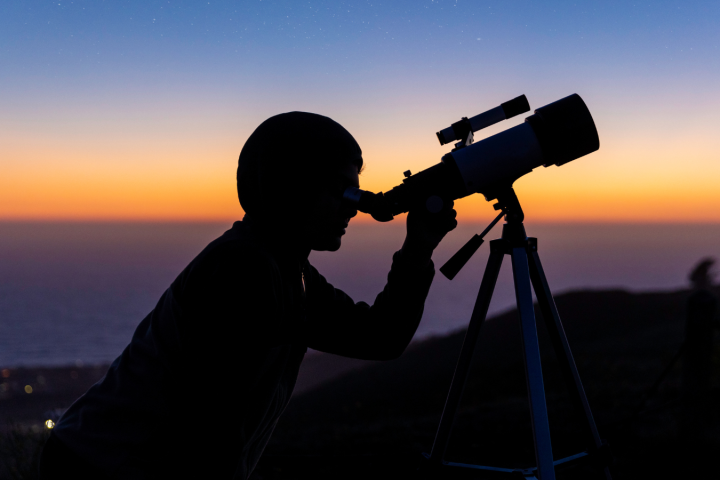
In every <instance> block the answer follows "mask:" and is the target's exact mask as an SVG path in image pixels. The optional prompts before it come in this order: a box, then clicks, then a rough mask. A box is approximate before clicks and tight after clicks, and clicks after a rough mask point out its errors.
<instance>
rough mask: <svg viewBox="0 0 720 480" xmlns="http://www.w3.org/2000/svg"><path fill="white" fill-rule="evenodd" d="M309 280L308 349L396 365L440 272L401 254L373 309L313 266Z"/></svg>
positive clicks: (398, 255) (393, 265) (397, 257)
mask: <svg viewBox="0 0 720 480" xmlns="http://www.w3.org/2000/svg"><path fill="white" fill-rule="evenodd" d="M306 275H307V276H308V277H309V278H307V279H306V284H307V287H306V288H307V301H306V315H307V317H306V318H307V320H306V327H305V328H306V331H305V334H306V340H307V345H308V346H309V347H310V348H313V349H315V350H319V351H322V352H328V353H334V354H337V355H342V356H345V357H352V358H359V359H364V360H390V359H393V358H397V357H399V356H400V355H401V354H402V353H403V351H404V350H405V348H406V347H407V346H408V344H409V343H410V340H412V337H413V335H414V334H415V331H416V330H417V327H418V325H419V323H420V319H421V318H422V313H423V308H424V306H425V299H426V297H427V294H428V291H429V290H430V284H431V283H432V279H433V277H434V276H435V268H434V266H433V264H432V261H430V262H429V263H428V264H427V265H425V266H420V267H419V266H417V265H413V264H410V263H409V262H407V261H406V259H405V258H403V255H402V251H399V252H396V253H395V255H393V264H392V268H391V269H390V273H389V274H388V280H387V284H386V285H385V288H384V289H383V291H382V292H380V294H378V296H377V297H376V298H375V303H374V304H373V305H372V306H371V305H368V304H367V303H365V302H358V303H355V302H354V301H353V300H352V299H351V298H350V297H349V296H348V295H347V294H346V293H344V292H343V291H341V290H339V289H337V288H335V287H333V286H332V285H330V284H329V283H328V282H327V280H325V278H324V277H323V276H322V275H320V274H319V273H318V271H317V270H316V269H315V268H314V267H312V266H310V265H309V264H308V267H307V273H306Z"/></svg>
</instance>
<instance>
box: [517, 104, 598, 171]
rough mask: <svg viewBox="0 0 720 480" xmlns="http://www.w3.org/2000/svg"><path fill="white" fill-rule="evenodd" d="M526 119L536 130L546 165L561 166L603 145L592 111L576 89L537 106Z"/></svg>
mask: <svg viewBox="0 0 720 480" xmlns="http://www.w3.org/2000/svg"><path fill="white" fill-rule="evenodd" d="M525 121H526V122H528V123H529V124H530V126H531V127H532V129H533V130H534V131H535V135H536V136H537V139H538V142H539V143H540V149H541V150H542V152H543V157H544V160H545V163H544V165H545V166H546V167H547V166H550V165H557V166H558V167H559V166H560V165H564V164H566V163H568V162H570V161H572V160H575V159H576V158H580V157H582V156H583V155H587V154H588V153H591V152H594V151H595V150H597V149H599V148H600V139H599V138H598V133H597V129H596V128H595V122H594V121H593V118H592V115H590V111H589V110H588V108H587V106H586V105H585V102H583V100H582V98H580V96H579V95H578V94H576V93H575V94H573V95H570V96H569V97H565V98H563V99H560V100H558V101H557V102H553V103H550V104H548V105H545V106H544V107H541V108H538V109H537V110H535V114H534V115H531V116H529V117H528V118H526V119H525Z"/></svg>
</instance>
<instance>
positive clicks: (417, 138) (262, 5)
mask: <svg viewBox="0 0 720 480" xmlns="http://www.w3.org/2000/svg"><path fill="white" fill-rule="evenodd" d="M719 19H720V3H719V2H642V3H641V2H637V3H633V2H612V1H603V2H600V1H595V2H560V1H546V2H530V1H515V2H499V1H479V2H468V1H462V0H457V1H455V0H452V1H444V0H438V1H395V2H376V1H367V2H366V1H358V2H333V1H302V2H290V1H284V2H276V1H269V0H263V1H248V2H239V1H238V2H231V1H211V2H205V1H200V2H188V1H172V0H171V1H167V0H165V1H143V2H140V1H126V2H106V1H103V2H101V1H94V2H90V1H72V2H65V1H57V2H45V1H43V2H41V1H22V2H21V1H6V2H3V4H2V5H0V129H2V130H4V131H5V132H6V133H5V137H3V134H2V133H0V141H2V140H5V143H6V144H7V145H10V146H11V148H9V150H8V151H11V152H12V154H6V155H3V157H5V158H3V159H2V161H3V162H8V163H13V164H15V165H17V164H19V163H21V162H22V163H27V162H31V163H32V162H35V160H33V159H35V158H39V156H41V153H39V152H34V151H33V152H30V151H29V150H28V152H27V154H24V153H22V149H23V148H24V147H22V145H17V144H15V143H13V142H17V141H18V140H14V139H18V138H22V139H24V140H23V141H25V142H27V139H38V142H40V143H43V142H46V143H47V142H49V143H48V144H52V145H56V147H55V148H60V146H61V144H62V145H66V144H67V145H69V144H72V145H82V144H85V143H88V142H90V143H92V142H94V141H99V140H98V139H105V140H103V141H106V143H109V144H116V143H121V142H135V143H137V144H140V143H142V142H145V141H149V142H151V143H152V141H155V142H156V145H155V146H156V147H157V148H158V149H160V148H162V146H163V145H164V146H165V147H166V148H168V145H171V144H174V143H177V144H182V145H186V144H187V142H188V141H189V140H188V139H189V138H190V137H197V138H198V139H204V140H202V141H204V142H206V143H204V144H203V145H205V146H207V145H208V144H209V143H213V144H223V145H224V144H225V143H227V145H228V150H229V149H230V144H231V143H232V144H233V145H234V147H233V148H234V151H235V153H236V152H237V151H239V149H240V147H241V146H242V142H243V141H244V139H245V138H247V135H249V133H250V132H251V131H252V129H253V128H254V126H256V125H257V124H259V123H260V122H261V121H262V120H264V119H265V118H267V117H268V116H270V115H273V114H276V113H279V112H282V111H288V110H295V109H299V110H308V111H315V112H318V113H325V114H327V115H329V116H331V117H333V118H336V119H338V120H339V121H341V123H343V124H344V125H346V126H347V127H348V128H350V130H351V131H352V132H353V133H356V132H357V133H356V136H359V137H362V139H364V142H365V143H367V144H369V145H370V151H372V152H379V151H381V149H382V151H383V152H391V153H393V158H398V160H397V164H395V163H393V161H391V160H383V162H385V163H387V162H390V165H388V166H387V169H394V170H397V169H400V170H398V171H399V172H401V171H403V170H404V169H405V166H408V165H407V164H408V162H409V159H410V158H411V157H412V156H413V155H417V152H418V151H428V152H429V151H430V150H429V149H430V148H431V147H430V143H427V144H426V143H423V142H425V141H427V142H431V141H432V139H433V138H434V132H435V131H436V130H438V129H440V128H443V127H445V126H446V124H447V123H449V122H452V121H454V120H457V118H459V117H460V116H463V115H467V116H470V115H474V114H476V113H479V112H480V111H483V110H486V109H488V108H491V107H493V106H495V105H497V104H498V103H500V102H502V101H505V100H507V99H509V98H513V97H515V96H517V95H519V94H521V93H525V94H527V96H528V98H529V99H530V103H531V106H532V107H533V108H538V107H540V106H542V105H544V104H546V103H549V102H551V101H554V100H557V99H558V98H561V97H564V96H566V95H568V94H570V93H575V92H577V93H579V94H581V96H582V97H583V98H584V99H585V101H586V102H587V103H588V105H589V107H590V109H591V111H592V113H593V115H594V117H595V119H596V123H597V124H598V128H599V129H600V137H601V145H603V146H609V147H611V148H613V149H615V150H618V151H619V149H623V148H624V149H625V150H623V151H624V152H625V154H626V156H629V155H630V151H629V150H627V148H628V146H633V145H634V146H633V147H632V148H635V147H638V149H639V150H641V151H645V152H648V151H650V150H651V149H653V148H658V149H660V150H659V151H660V152H668V151H671V150H672V151H675V150H678V151H681V150H682V148H681V144H682V143H683V142H694V147H693V148H695V149H699V150H698V151H699V152H701V153H696V152H694V151H693V153H692V154H693V155H695V156H697V155H700V156H703V155H704V156H703V158H702V159H701V160H699V161H700V164H699V165H701V166H700V167H698V168H701V169H707V165H708V162H710V158H711V157H712V155H713V152H715V151H716V149H717V147H718V146H719V145H718V142H717V141H716V140H714V139H713V138H712V137H713V136H714V132H715V131H716V130H717V127H718V125H719V122H720V117H719V116H718V107H719V106H720V95H719V93H720V92H719V89H718V84H720V75H719V73H720V65H719V61H720V60H719V59H720V50H719V46H720V41H719V40H720V33H718V32H720V29H718V28H717V24H718V20H719ZM518 121H520V120H518ZM507 126H509V125H504V126H502V127H498V128H506V127H507ZM492 131H497V129H495V130H491V132H492ZM114 135H115V136H114ZM148 136H150V137H152V138H153V139H156V140H152V141H151V140H147V137H148ZM428 139H429V140H428ZM665 141H668V142H670V143H669V144H668V145H666V146H663V145H662V143H663V142H665ZM63 142H65V143H63ZM673 142H674V143H673ZM361 144H363V142H362V141H361ZM62 148H65V147H62ZM68 148H70V147H68ZM183 148H185V149H187V148H190V147H187V146H186V147H183ZM192 148H196V149H197V151H198V152H201V151H202V148H203V147H202V146H201V145H199V144H198V145H195V146H193V147H192ZM403 148H406V150H403ZM432 148H434V150H432V152H431V153H428V155H430V154H431V155H432V158H434V159H437V158H439V157H440V156H441V155H442V153H443V152H442V150H441V149H440V148H439V146H434V144H433V147H432ZM673 149H674V150H673ZM17 152H20V153H17ZM403 152H405V153H403ZM389 154H390V153H388V155H389ZM111 157H112V156H111ZM131 157H132V158H131ZM615 157H617V155H615ZM706 157H707V158H706ZM383 158H385V157H383ZM413 158H414V157H413ZM429 158H430V157H428V159H427V160H424V159H423V160H422V161H423V162H425V163H427V162H430V161H431V160H430V159H429ZM133 159H135V160H133ZM43 161H47V160H42V161H40V160H38V162H40V163H38V164H37V168H44V165H45V164H43V163H42V162H43ZM98 161H105V160H103V159H100V158H98ZM106 161H107V162H117V161H119V160H118V159H117V157H112V158H110V157H108V159H107V160H106ZM127 161H128V162H133V161H137V162H140V163H142V162H148V161H152V159H149V158H140V157H139V156H138V155H134V156H129V157H128V159H127ZM213 161H215V160H213ZM605 161H607V162H610V163H608V168H609V169H610V171H611V172H612V173H613V175H615V177H622V176H627V174H628V172H625V171H623V170H622V168H623V167H622V164H626V163H627V161H628V159H627V158H623V159H622V160H617V162H618V165H615V164H613V163H612V162H613V160H611V159H608V160H605ZM638 161H639V162H641V165H642V166H641V167H638V170H637V171H635V173H637V172H639V171H643V170H649V169H651V168H652V160H650V159H648V158H646V159H641V160H638ZM663 161H665V160H663ZM668 161H669V160H668ZM28 168H29V167H28ZM57 168H60V167H59V166H58V167H57ZM383 168H384V167H383ZM383 168H381V169H380V170H377V169H376V171H377V172H380V171H381V172H382V175H381V177H382V178H387V175H388V173H387V171H386V170H384V169H383ZM668 168H670V171H669V173H668V172H666V173H663V179H664V180H659V179H658V180H657V181H655V180H653V182H655V183H653V184H652V185H648V186H647V188H650V187H651V186H652V188H654V189H655V191H660V190H662V189H664V188H672V185H671V183H672V182H671V181H670V180H668V179H671V178H672V177H673V176H678V175H680V176H682V175H683V174H684V173H683V172H685V171H686V170H687V169H682V168H680V166H678V167H677V171H675V170H672V168H671V167H668ZM613 169H615V170H613ZM394 170H393V171H394ZM370 172H371V169H369V170H368V171H367V175H368V176H369V177H370V179H371V183H372V184H373V185H375V184H379V183H381V181H382V179H381V177H378V178H373V177H372V174H371V173H370ZM712 174H720V168H718V169H717V170H712ZM18 175H21V176H22V174H18ZM683 178H685V177H683ZM694 178H695V177H692V178H690V177H688V178H686V179H685V180H683V181H685V182H686V183H688V184H689V183H691V182H692V181H694V180H693V179H694ZM639 180H640V181H643V180H642V179H639ZM663 182H669V183H667V184H665V183H663ZM388 186H391V185H388ZM622 188H625V187H622ZM622 188H621V190H622ZM708 194H709V193H708ZM677 195H678V196H682V193H681V192H678V193H677ZM719 205H720V203H719ZM688 208H690V207H689V206H688ZM2 213H3V212H0V216H2ZM718 219H720V214H718Z"/></svg>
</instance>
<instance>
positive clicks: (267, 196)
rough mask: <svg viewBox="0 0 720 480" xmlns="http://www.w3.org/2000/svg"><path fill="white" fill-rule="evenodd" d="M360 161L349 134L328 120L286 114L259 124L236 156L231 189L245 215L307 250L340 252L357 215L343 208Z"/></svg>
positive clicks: (355, 146) (320, 117)
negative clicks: (236, 165)
mask: <svg viewBox="0 0 720 480" xmlns="http://www.w3.org/2000/svg"><path fill="white" fill-rule="evenodd" d="M362 165H363V159H362V151H361V150H360V146H359V145H358V143H357V142H356V141H355V139H354V138H353V136H352V135H350V132H348V131H347V130H345V128H343V127H342V126H341V125H340V124H339V123H337V122H335V121H334V120H331V119H330V118H328V117H324V116H322V115H317V114H314V113H305V112H290V113H283V114H280V115H276V116H274V117H270V118H269V119H267V120H265V121H264V122H263V123H262V124H260V126H259V127H258V128H257V129H255V131H254V132H253V133H252V135H250V138H248V140H247V142H246V143H245V146H244V147H243V149H242V151H241V153H240V159H239V161H238V170H237V189H238V198H239V199H240V204H241V205H242V207H243V210H245V212H246V213H248V214H250V215H251V216H252V217H254V218H255V219H257V220H258V221H259V222H260V223H262V224H263V225H264V226H266V228H268V229H271V230H274V231H275V232H277V233H281V232H283V233H286V234H288V236H289V237H291V238H292V239H293V240H297V241H300V242H303V243H305V244H306V245H305V246H307V247H309V248H311V249H313V250H331V251H335V250H337V249H338V248H340V240H341V239H340V237H341V236H342V235H343V234H344V228H345V227H346V226H347V222H348V221H349V219H350V218H352V217H353V216H355V214H356V213H357V212H356V211H355V210H354V209H351V208H349V207H348V206H346V205H345V204H344V203H343V202H341V199H342V192H343V191H344V189H345V187H347V186H350V185H353V186H358V173H359V171H360V170H361V169H362Z"/></svg>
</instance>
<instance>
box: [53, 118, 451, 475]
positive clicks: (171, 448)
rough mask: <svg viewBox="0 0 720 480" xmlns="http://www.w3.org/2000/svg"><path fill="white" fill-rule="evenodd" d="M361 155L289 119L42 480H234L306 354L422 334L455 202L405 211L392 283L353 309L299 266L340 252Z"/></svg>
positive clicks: (261, 134)
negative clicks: (228, 219) (219, 228)
mask: <svg viewBox="0 0 720 480" xmlns="http://www.w3.org/2000/svg"><path fill="white" fill-rule="evenodd" d="M362 166H363V159H362V152H361V150H360V147H359V146H358V144H357V142H356V141H355V139H354V138H353V137H352V135H350V133H349V132H348V131H347V130H345V129H344V128H343V127H342V126H341V125H340V124H338V123H336V122H335V121H333V120H331V119H329V118H327V117H324V116H320V115H316V114H311V113H303V112H291V113H285V114H281V115H277V116H275V117H271V118H270V119H268V120H266V121H265V122H263V123H262V124H261V125H260V126H259V127H258V128H257V129H256V130H255V132H253V134H252V135H251V136H250V138H249V139H248V141H247V142H246V143H245V146H244V147H243V149H242V152H241V154H240V159H239V164H238V171H237V186H238V196H239V199H240V203H241V205H242V207H243V209H244V210H245V217H244V218H243V220H242V221H240V222H235V224H234V225H233V226H232V228H231V229H230V230H228V231H227V232H225V233H224V234H223V235H222V236H221V237H219V238H218V239H216V240H214V241H213V242H211V243H210V244H209V245H208V246H207V247H206V248H205V249H204V250H203V251H202V252H201V253H200V254H199V255H198V256H197V257H196V258H195V259H194V260H193V261H192V262H190V264H189V265H188V266H187V267H186V268H185V270H183V272H182V273H180V275H179V276H178V277H177V279H176V280H175V281H174V282H173V283H172V285H171V286H170V288H168V289H167V290H166V291H165V293H164V294H163V296H162V297H161V299H160V301H159V302H158V304H157V306H156V307H155V309H154V310H153V311H152V312H151V313H150V314H149V315H148V316H147V317H146V318H145V319H144V320H143V321H142V322H141V323H140V325H139V326H138V328H137V330H136V331H135V334H134V335H133V338H132V340H131V342H130V344H129V345H128V346H127V348H126V349H125V350H124V351H123V353H122V354H121V355H120V357H118V358H117V359H116V360H115V362H113V364H112V365H111V367H110V369H109V371H108V373H107V374H106V376H105V377H104V378H103V379H102V380H100V381H99V382H98V383H97V384H96V385H94V386H93V387H91V388H90V390H88V392H86V393H85V395H83V396H82V397H80V398H79V399H78V400H77V401H76V402H75V403H74V404H73V405H72V406H71V407H70V409H68V411H67V412H66V413H65V414H64V415H63V417H62V418H61V419H60V420H59V422H58V424H57V425H56V427H55V428H54V430H53V433H52V435H51V437H50V439H49V440H48V443H47V444H46V447H45V450H44V451H43V457H42V460H41V466H40V470H41V478H45V479H52V478H75V479H81V478H93V479H100V478H122V479H125V478H127V479H131V478H132V479H142V478H214V479H215V478H238V479H246V478H248V476H249V475H250V473H251V472H252V470H253V468H254V467H255V465H256V463H257V461H258V459H259V458H260V455H261V454H262V451H263V449H264V448H265V445H266V444H267V442H268V440H269V438H270V435H271V434H272V431H273V429H274V427H275V424H276V423H277V420H278V418H279V416H280V414H281V413H282V411H283V409H284V408H285V406H286V405H287V403H288V401H289V399H290V396H291V394H292V390H293V387H294V385H295V380H296V378H297V374H298V369H299V367H300V363H301V362H302V359H303V356H304V354H305V352H306V350H307V348H308V347H310V348H314V349H316V350H320V351H323V352H330V353H334V354H338V355H344V356H349V357H355V358H362V359H373V360H388V359H393V358H397V357H398V356H399V355H400V354H401V353H402V352H403V351H404V350H405V348H406V347H407V345H408V343H409V342H410V340H411V339H412V337H413V335H414V333H415V330H416V329H417V326H418V323H419V322H420V319H421V316H422V311H423V306H424V302H425V298H426V296H427V293H428V290H429V288H430V284H431V282H432V278H433V275H434V267H433V264H432V261H431V260H430V257H431V254H432V251H433V250H434V248H435V247H436V246H437V245H438V243H439V242H440V240H441V239H442V238H443V237H444V235H445V234H446V233H447V232H449V231H450V230H452V229H453V228H455V226H456V225H457V222H456V221H455V211H454V210H453V209H452V205H450V207H449V208H448V209H446V210H445V211H443V212H441V213H439V214H435V215H430V214H427V213H426V212H424V210H417V211H410V212H409V214H408V218H407V236H406V239H405V242H404V244H403V245H402V248H401V249H400V250H399V251H398V252H397V253H395V254H394V256H393V262H392V267H391V270H390V273H389V275H388V281H387V285H386V286H385V288H384V290H383V291H382V292H381V293H380V294H379V295H378V296H377V298H376V299H375V302H374V304H373V305H372V306H370V305H368V304H366V303H364V302H358V303H355V302H354V301H353V300H352V299H350V297H348V296H347V295H346V294H345V293H343V292H342V291H340V290H338V289H336V288H334V287H333V286H332V285H330V284H329V283H328V282H327V281H326V280H325V278H323V276H322V275H320V274H319V273H318V271H317V270H316V269H315V268H314V267H313V266H312V265H311V264H310V263H309V262H308V256H309V254H310V252H311V251H312V250H318V251H336V250H338V249H339V248H340V244H341V240H342V236H343V235H344V234H345V228H346V227H347V226H348V222H349V220H350V219H351V218H352V217H354V216H355V215H356V213H357V212H356V210H354V208H353V207H352V206H350V205H347V204H345V203H344V202H343V201H342V193H343V191H344V190H345V188H347V187H348V186H356V187H357V186H359V177H358V175H359V172H360V170H361V169H362Z"/></svg>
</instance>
